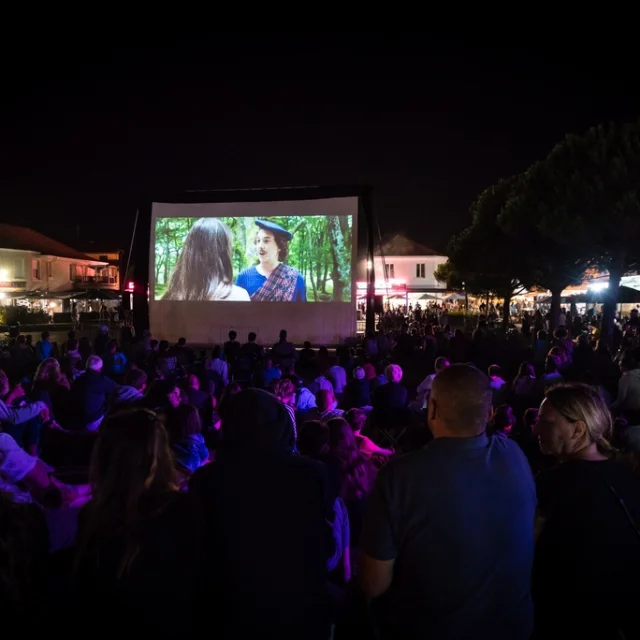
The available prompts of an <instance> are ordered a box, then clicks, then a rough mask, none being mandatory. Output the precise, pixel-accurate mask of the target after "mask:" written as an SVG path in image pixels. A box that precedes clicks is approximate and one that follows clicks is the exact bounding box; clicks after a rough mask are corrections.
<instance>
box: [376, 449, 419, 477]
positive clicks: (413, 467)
mask: <svg viewBox="0 0 640 640" xmlns="http://www.w3.org/2000/svg"><path fill="white" fill-rule="evenodd" d="M430 457H431V452H430V451H429V447H424V448H423V449H419V450H418V451H412V452H411V453H406V454H404V455H399V456H395V457H393V458H391V460H389V462H387V464H385V465H384V466H383V467H382V468H381V469H380V470H379V471H378V478H379V479H380V482H390V481H394V482H395V481H402V479H404V478H406V479H407V480H411V479H413V478H414V477H415V475H416V474H417V473H419V474H421V475H423V474H424V473H429V469H430V466H429V465H428V464H425V463H426V462H427V460H428V459H429V458H430Z"/></svg>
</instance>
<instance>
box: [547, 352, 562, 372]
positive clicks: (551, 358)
mask: <svg viewBox="0 0 640 640" xmlns="http://www.w3.org/2000/svg"><path fill="white" fill-rule="evenodd" d="M561 366H562V362H561V361H560V357H559V356H557V355H554V354H550V355H548V356H547V359H546V361H545V371H546V372H547V373H557V372H558V371H559V370H560V367H561Z"/></svg>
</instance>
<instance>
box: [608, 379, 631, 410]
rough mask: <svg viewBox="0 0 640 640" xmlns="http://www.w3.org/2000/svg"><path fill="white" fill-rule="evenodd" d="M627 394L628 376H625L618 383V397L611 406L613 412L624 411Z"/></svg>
mask: <svg viewBox="0 0 640 640" xmlns="http://www.w3.org/2000/svg"><path fill="white" fill-rule="evenodd" d="M628 393H629V376H628V375H625V376H622V377H621V378H620V381H619V382H618V397H617V398H616V399H615V400H614V401H613V403H612V404H611V408H612V409H614V410H619V409H624V406H625V403H626V402H627V394H628Z"/></svg>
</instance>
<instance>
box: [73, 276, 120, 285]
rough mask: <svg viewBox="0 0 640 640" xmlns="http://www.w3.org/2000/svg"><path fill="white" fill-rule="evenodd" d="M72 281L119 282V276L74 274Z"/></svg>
mask: <svg viewBox="0 0 640 640" xmlns="http://www.w3.org/2000/svg"><path fill="white" fill-rule="evenodd" d="M72 282H73V283H75V284H118V278H112V277H110V276H74V277H73V279H72Z"/></svg>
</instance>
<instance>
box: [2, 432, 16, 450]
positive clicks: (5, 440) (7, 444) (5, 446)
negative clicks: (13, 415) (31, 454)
mask: <svg viewBox="0 0 640 640" xmlns="http://www.w3.org/2000/svg"><path fill="white" fill-rule="evenodd" d="M19 448H20V447H19V446H18V443H17V442H16V441H15V439H14V438H13V436H11V435H9V434H8V433H3V432H1V431H0V451H2V452H7V451H13V450H14V449H19Z"/></svg>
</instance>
